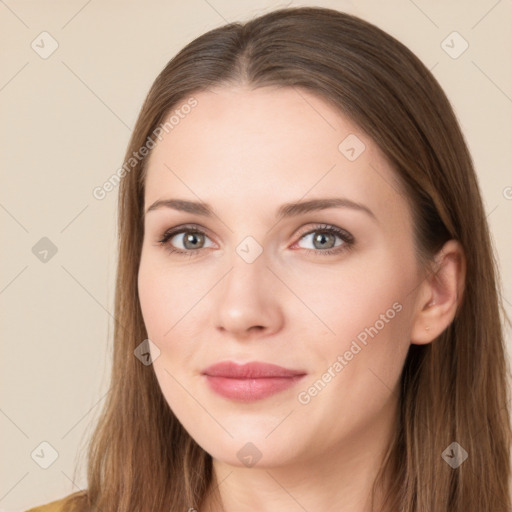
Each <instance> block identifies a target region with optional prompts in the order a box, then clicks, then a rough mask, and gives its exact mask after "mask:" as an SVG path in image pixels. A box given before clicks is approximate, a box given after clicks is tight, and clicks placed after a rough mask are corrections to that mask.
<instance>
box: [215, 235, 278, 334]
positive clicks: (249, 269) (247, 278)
mask: <svg viewBox="0 0 512 512" xmlns="http://www.w3.org/2000/svg"><path fill="white" fill-rule="evenodd" d="M268 265H269V261H268V254H267V252H266V251H264V249H263V247H262V246H261V245H260V244H259V242H257V241H256V240H255V239H254V238H253V237H245V238H244V239H243V240H242V242H240V243H239V244H238V246H236V247H235V249H234V251H233V253H232V256H231V258H230V260H229V266H230V268H229V271H228V272H227V274H226V275H225V276H224V280H223V281H224V283H223V284H222V286H221V289H220V294H219V295H218V296H217V300H216V303H215V306H214V307H215V321H216V322H217V326H218V327H219V328H223V329H225V330H227V331H233V332H235V331H238V332H239V333H240V332H242V331H247V330H249V329H250V328H251V327H254V326H258V327H260V328H261V327H265V328H269V327H270V328H271V330H273V329H274V328H275V327H276V322H278V319H279V318H280V316H281V311H280V307H279V303H278V298H277V296H276V294H275V289H274V287H273V286H270V281H272V280H273V279H274V276H273V274H272V272H271V271H270V270H269V269H268V268H267V266H268Z"/></svg>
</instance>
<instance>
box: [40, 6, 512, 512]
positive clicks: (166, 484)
mask: <svg viewBox="0 0 512 512" xmlns="http://www.w3.org/2000/svg"><path fill="white" fill-rule="evenodd" d="M120 177H121V178H122V179H121V183H120V191H119V194H120V195H119V244H120V245H119V251H120V252H119V266H118V275H117V288H116V314H115V317H116V320H117V323H116V331H115V345H114V358H113V371H112V385H111V388H110V393H109V395H108V399H107V402H106V404H105V408H104V411H103V415H102V417H101V419H100V422H99V424H98V426H97V429H96V431H95V433H94V436H93V439H92V443H91V445H90V449H89V461H88V483H89V487H88V489H87V490H86V491H80V492H77V493H74V494H73V495H70V496H68V497H67V498H65V499H64V500H60V501H58V502H55V503H53V504H50V505H47V506H46V507H45V506H43V507H40V508H38V509H33V510H41V511H45V512H49V511H50V510H63V511H64V510H66V511H67V510H77V511H86V510H93V509H94V510H96V509H97V510H102V511H104V512H105V511H111V510H112V511H113V510H116V511H118V512H125V511H126V512H128V511H134V510H137V511H169V510H172V511H175V510H176V511H179V510H200V511H201V512H203V511H215V512H217V511H221V510H225V511H226V512H231V511H233V510H237V511H243V510H269V511H270V510H278V509H279V510H281V511H282V510H320V509H322V510H336V511H351V512H354V511H357V512H359V511H360V512H367V511H371V510H374V511H403V512H419V511H422V512H423V511H426V510H435V511H436V512H442V511H450V512H462V511H464V512H466V511H467V510H478V511H484V510H486V511H493V512H498V511H503V512H505V511H506V510H510V506H511V503H510V485H509V480H510V440H511V429H510V420H509V409H508V398H509V396H508V387H507V376H508V372H509V369H508V366H507V364H506V353H505V348H504V342H503V333H502V326H501V323H500V321H501V318H500V310H502V308H501V302H500V298H499V294H498V292H497V287H498V278H497V273H496V268H495V263H494V257H493V253H492V250H491V243H490V237H489V232H488V226H487V224H486V216H485V212H484V209H483V206H482V200H481V196H480V192H479V188H478V184H477V179H476V176H475V172H474V169H473V165H472V161H471V158H470V155H469V152H468V149H467V147H466V144H465V142H464V138H463V136H462V134H461V131H460V128H459V126H458V124H457V122H456V119H455V116H454V113H453V111H452V108H451V106H450V104H449V102H448V100H447V98H446V96H445V94H444V93H443V92H442V90H441V88H440V86H439V85H438V83H437V82H436V80H435V79H434V78H433V76H432V74H431V73H430V72H429V71H428V70H427V69H426V68H425V66H424V65H423V64H422V63H421V62H420V61H419V60H418V58H416V57H415V56H414V55H413V54H412V53H411V52H410V51H409V50H408V49H407V48H405V47H404V46H403V45H402V44H401V43H399V42H398V41H396V40H395V39H394V38H392V37H391V36H389V35H387V34H386V33H384V32H383V31H381V30H380V29H378V28H377V27H375V26H373V25H371V24H369V23H367V22H365V21H362V20H360V19H358V18H356V17H354V16H350V15H347V14H344V13H340V12H336V11H333V10H329V9H322V8H292V9H282V10H278V11H274V12H271V13H269V14H266V15H264V16H261V17H259V18H256V19H254V20H252V21H250V22H248V23H245V24H240V23H233V24H229V25H226V26H224V27H221V28H219V29H215V30H212V31H210V32H208V33H207V34H205V35H203V36H201V37H199V38H197V39H196V40H194V41H193V42H191V43H190V44H189V45H187V46H186V47H185V48H184V49H183V50H182V51H181V52H180V53H179V54H178V55H177V56H176V57H175V58H174V59H172V60H171V62H169V64H168V65H167V66H166V68H165V69H164V70H163V71H162V73H161V74H160V75H159V76H158V77H157V79H156V81H155V83H154V84H153V86H152V88H151V90H150V92H149V94H148V97H147V98H146V101H145V103H144V105H143V107H142V111H141V113H140V115H139V118H138V121H137V124H136V127H135V129H134V132H133V136H132V139H131V141H130V144H129V148H128V151H127V153H126V158H125V165H124V166H123V170H122V172H121V174H120ZM52 507H53V508H52Z"/></svg>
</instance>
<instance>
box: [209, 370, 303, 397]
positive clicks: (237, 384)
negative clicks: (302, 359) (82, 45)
mask: <svg viewBox="0 0 512 512" xmlns="http://www.w3.org/2000/svg"><path fill="white" fill-rule="evenodd" d="M201 374H202V375H203V376H204V378H205V379H206V382H207V383H208V385H209V387H210V389H211V390H212V391H214V392H215V393H217V394H219V395H221V396H222V397H224V398H227V399H229V400H234V401H238V402H254V401H256V400H262V399H264V398H267V397H269V396H272V395H274V394H276V393H280V392H282V391H285V390H286V389H289V388H291V387H293V386H294V385H296V384H297V382H298V381H300V380H301V379H302V378H303V377H305V375H306V372H305V371H303V370H292V369H288V368H283V367H282V366H277V365H274V364H269V363H260V362H252V363H247V364H243V365H238V364H236V363H234V362H232V361H223V362H221V363H218V364H215V365H213V366H209V367H208V368H206V369H205V370H203V371H202V372H201Z"/></svg>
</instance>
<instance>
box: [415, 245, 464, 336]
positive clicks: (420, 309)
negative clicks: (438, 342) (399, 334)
mask: <svg viewBox="0 0 512 512" xmlns="http://www.w3.org/2000/svg"><path fill="white" fill-rule="evenodd" d="M465 278H466V258H465V255H464V250H463V249H462V246H461V244H460V243H459V242H458V241H456V240H449V241H448V242H446V243H445V244H444V246H443V248H442V249H441V250H440V251H439V252H438V253H437V254H436V256H435V262H434V269H433V272H429V273H428V275H427V276H426V277H425V279H424V280H423V282H422V283H421V285H420V289H419V292H418V294H417V298H418V299H417V303H416V306H415V307H416V310H415V313H414V321H413V325H412V329H411V343H413V344H415V345H424V344H427V343H430V342H432V341H434V340H435V339H436V338H437V337H438V336H439V335H440V334H441V333H442V332H443V331H444V330H445V329H446V328H447V327H448V326H449V325H450V324H451V323H452V321H453V319H454V318H455V314H456V313H457V308H458V306H459V304H460V303H461V301H462V294H463V292H464V283H465Z"/></svg>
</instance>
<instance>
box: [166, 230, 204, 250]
mask: <svg viewBox="0 0 512 512" xmlns="http://www.w3.org/2000/svg"><path fill="white" fill-rule="evenodd" d="M205 239H208V237H207V236H206V233H204V231H202V230H200V229H198V228H197V227H195V226H181V227H179V228H175V229H171V230H168V231H166V232H165V233H164V234H163V236H162V238H161V239H160V240H158V243H159V244H160V245H162V246H165V247H166V249H167V250H168V251H169V252H170V253H176V254H183V255H184V254H188V255H189V256H193V255H194V256H195V255H196V254H197V253H199V252H200V249H203V248H205V246H204V243H205ZM176 245H178V247H176Z"/></svg>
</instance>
